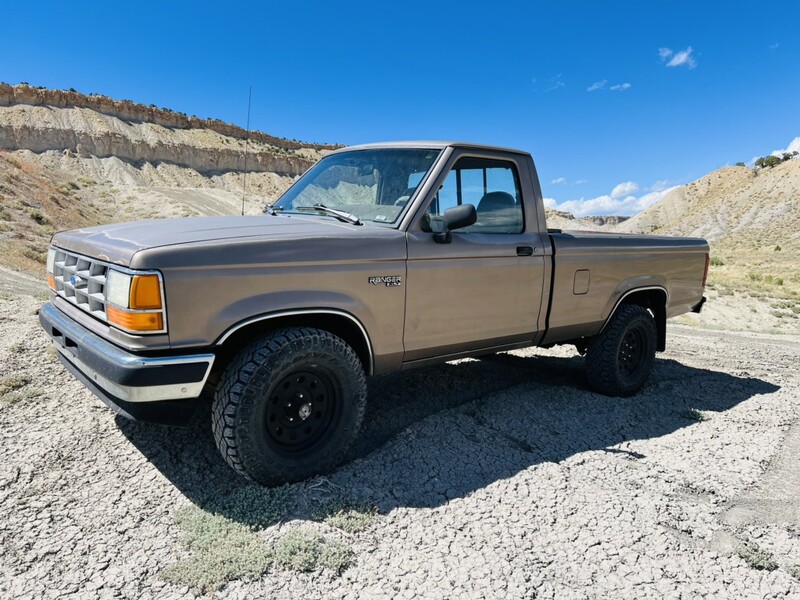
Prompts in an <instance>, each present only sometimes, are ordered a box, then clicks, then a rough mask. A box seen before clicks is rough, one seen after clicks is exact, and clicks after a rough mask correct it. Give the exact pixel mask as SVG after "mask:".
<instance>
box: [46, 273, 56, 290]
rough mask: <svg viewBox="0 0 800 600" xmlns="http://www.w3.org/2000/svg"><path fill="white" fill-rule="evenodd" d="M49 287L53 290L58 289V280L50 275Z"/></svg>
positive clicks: (48, 276) (48, 277)
mask: <svg viewBox="0 0 800 600" xmlns="http://www.w3.org/2000/svg"><path fill="white" fill-rule="evenodd" d="M47 285H48V287H49V288H50V289H51V290H55V289H56V278H55V277H53V276H52V275H51V274H50V273H48V274H47Z"/></svg>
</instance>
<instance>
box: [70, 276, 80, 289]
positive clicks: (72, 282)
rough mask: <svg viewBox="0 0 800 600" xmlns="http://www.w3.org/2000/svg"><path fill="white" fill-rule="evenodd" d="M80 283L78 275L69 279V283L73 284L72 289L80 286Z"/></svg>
mask: <svg viewBox="0 0 800 600" xmlns="http://www.w3.org/2000/svg"><path fill="white" fill-rule="evenodd" d="M78 281H79V280H78V276H77V275H73V276H72V277H70V278H69V282H70V283H71V284H72V287H75V286H76V285H78Z"/></svg>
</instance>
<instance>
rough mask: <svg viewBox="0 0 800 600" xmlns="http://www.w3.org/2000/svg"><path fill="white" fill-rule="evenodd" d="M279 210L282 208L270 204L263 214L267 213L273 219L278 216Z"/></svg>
mask: <svg viewBox="0 0 800 600" xmlns="http://www.w3.org/2000/svg"><path fill="white" fill-rule="evenodd" d="M280 210H283V207H282V206H275V205H274V204H271V205H270V206H267V208H266V209H265V210H264V212H266V213H269V214H271V215H272V216H273V217H274V216H276V215H277V214H278V211H280Z"/></svg>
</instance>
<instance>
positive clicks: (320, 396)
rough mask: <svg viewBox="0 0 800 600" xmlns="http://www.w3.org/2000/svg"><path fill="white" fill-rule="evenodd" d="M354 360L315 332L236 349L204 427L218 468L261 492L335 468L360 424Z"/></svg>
mask: <svg viewBox="0 0 800 600" xmlns="http://www.w3.org/2000/svg"><path fill="white" fill-rule="evenodd" d="M366 403H367V384H366V377H365V375H364V368H363V366H362V365H361V361H360V360H359V358H358V356H357V355H356V353H355V352H354V351H353V349H352V348H351V347H350V346H348V345H347V344H346V343H345V342H344V341H343V340H342V339H340V338H339V337H337V336H335V335H333V334H332V333H329V332H327V331H323V330H320V329H312V328H305V327H304V328H293V329H282V330H278V331H275V332H272V333H269V334H267V335H266V336H264V337H262V338H260V339H258V340H257V341H255V342H254V343H252V344H251V345H250V346H248V347H247V348H245V349H244V350H242V351H241V352H240V353H239V354H238V355H237V356H236V357H235V358H234V359H233V361H232V362H231V363H230V365H228V367H227V369H226V370H225V372H224V373H223V375H222V379H221V380H220V383H219V386H218V387H217V392H216V395H215V397H214V403H213V406H212V414H211V427H212V430H213V432H214V439H215V440H216V443H217V447H218V448H219V451H220V453H221V454H222V456H223V458H224V459H225V461H226V462H227V463H228V464H229V465H230V466H231V467H233V468H234V469H235V470H236V471H237V472H239V473H240V474H242V475H244V476H245V477H247V478H248V479H251V480H253V481H255V482H257V483H260V484H262V485H274V484H280V483H284V482H287V481H299V480H302V479H306V478H308V477H310V476H312V475H316V474H318V473H324V472H326V471H329V470H330V469H332V468H333V467H335V466H337V465H338V464H339V462H340V461H341V460H342V458H343V457H344V455H345V452H347V449H348V448H349V447H350V445H351V444H352V442H353V440H355V438H356V435H357V434H358V431H359V429H360V427H361V421H362V420H363V418H364V410H365V408H366Z"/></svg>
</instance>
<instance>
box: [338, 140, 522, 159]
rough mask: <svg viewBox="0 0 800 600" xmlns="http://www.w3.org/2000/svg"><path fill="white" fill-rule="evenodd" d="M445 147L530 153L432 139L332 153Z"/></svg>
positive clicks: (520, 152)
mask: <svg viewBox="0 0 800 600" xmlns="http://www.w3.org/2000/svg"><path fill="white" fill-rule="evenodd" d="M447 147H453V148H470V149H474V150H492V151H498V152H511V153H512V154H524V155H528V154H530V153H529V152H525V151H523V150H515V149H514V148H504V147H502V146H490V145H488V144H474V143H471V142H453V141H432V140H419V141H403V142H378V143H374V144H359V145H357V146H345V147H344V148H340V149H339V150H335V151H334V153H336V152H347V151H350V150H374V149H380V148H430V149H432V150H442V149H444V148H447Z"/></svg>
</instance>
